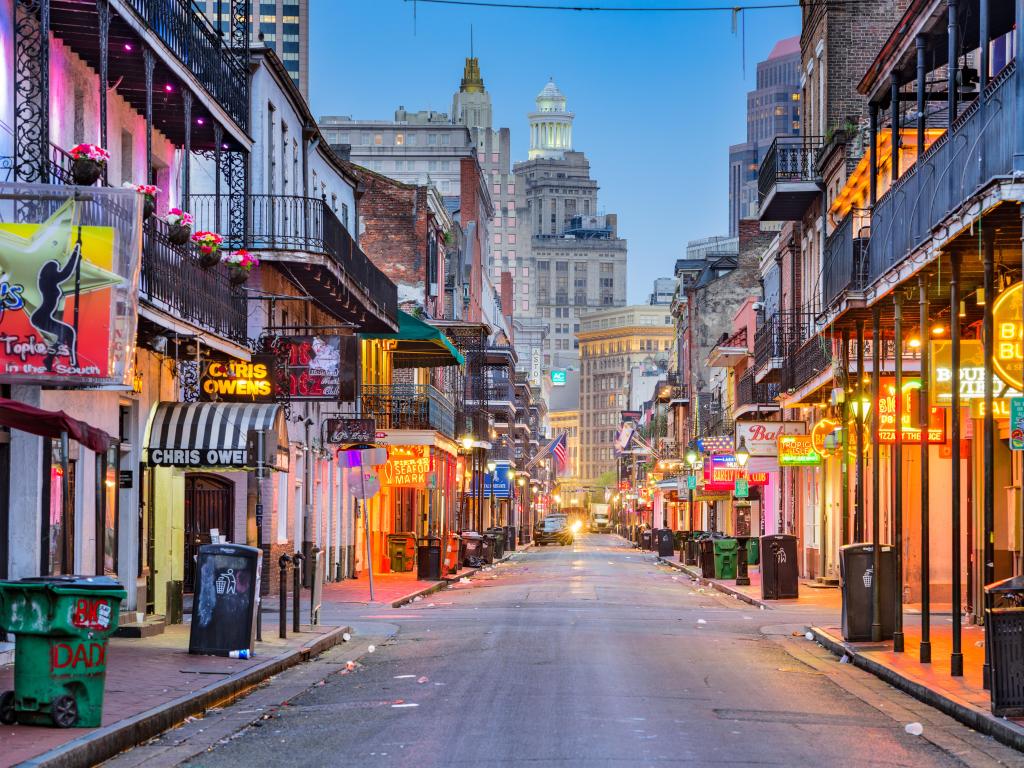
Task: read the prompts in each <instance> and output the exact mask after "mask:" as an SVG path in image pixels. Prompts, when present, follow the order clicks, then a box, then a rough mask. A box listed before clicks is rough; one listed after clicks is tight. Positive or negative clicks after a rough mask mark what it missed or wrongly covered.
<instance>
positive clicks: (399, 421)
mask: <svg viewBox="0 0 1024 768" xmlns="http://www.w3.org/2000/svg"><path fill="white" fill-rule="evenodd" d="M360 404H361V407H362V415H363V416H364V417H366V418H368V419H370V418H372V419H374V420H375V421H376V425H377V428H378V429H432V430H435V431H437V432H440V433H441V434H443V435H445V436H447V437H450V438H454V437H455V407H454V406H453V405H452V401H451V400H450V399H449V398H448V397H446V396H445V395H444V394H443V393H442V392H441V391H440V390H438V389H436V388H434V387H432V386H430V385H429V384H426V385H420V384H393V385H367V386H364V387H363V390H362V393H361V396H360Z"/></svg>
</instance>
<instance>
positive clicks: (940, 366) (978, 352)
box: [928, 339, 1020, 417]
mask: <svg viewBox="0 0 1024 768" xmlns="http://www.w3.org/2000/svg"><path fill="white" fill-rule="evenodd" d="M952 348H953V345H952V343H951V342H949V341H948V340H946V341H933V342H931V357H932V360H931V363H932V364H931V376H930V377H929V379H928V387H929V392H928V398H929V400H931V402H932V404H933V405H949V404H950V402H951V401H952V399H953V363H952V359H953V354H952ZM997 373H998V371H997ZM1018 395H1020V390H1019V388H1015V387H1014V386H1012V385H1009V384H1007V383H1006V382H1005V381H1003V380H1002V379H1000V378H999V377H998V376H993V377H992V397H994V398H996V399H997V400H1001V399H1008V398H1011V397H1016V396H1018ZM984 397H985V351H984V348H983V347H982V344H981V342H980V341H976V340H973V339H971V340H967V341H963V340H962V341H961V342H960V399H961V400H972V401H973V400H982V399H984ZM965 404H966V403H965ZM970 405H971V412H972V415H975V414H974V412H975V409H976V406H977V403H974V402H972V403H971V404H970ZM978 407H980V406H978ZM1006 413H1007V414H1009V404H1007V405H1006ZM979 417H980V414H979Z"/></svg>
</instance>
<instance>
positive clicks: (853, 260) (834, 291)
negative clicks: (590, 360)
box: [822, 213, 870, 308]
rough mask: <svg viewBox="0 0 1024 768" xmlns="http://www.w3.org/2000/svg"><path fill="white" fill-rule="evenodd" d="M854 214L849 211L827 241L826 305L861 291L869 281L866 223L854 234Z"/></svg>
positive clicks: (825, 268) (825, 266)
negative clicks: (852, 292) (850, 293)
mask: <svg viewBox="0 0 1024 768" xmlns="http://www.w3.org/2000/svg"><path fill="white" fill-rule="evenodd" d="M853 223H854V216H853V213H850V214H848V215H847V216H846V218H845V219H843V221H842V222H841V223H840V224H839V226H838V227H836V229H835V230H834V231H833V232H832V234H831V235H829V236H828V239H827V240H826V241H825V265H824V269H823V270H822V272H823V274H824V278H825V285H824V302H825V307H826V308H831V307H832V306H833V304H834V303H835V302H836V301H837V300H839V299H840V298H842V297H843V296H845V295H846V294H848V293H849V292H851V291H862V290H864V288H865V287H866V281H867V266H868V265H867V256H868V241H869V238H868V237H864V236H863V235H865V234H869V233H870V229H869V228H867V227H864V228H862V229H861V231H860V232H859V233H858V235H859V236H858V237H854V236H853V234H854V233H853Z"/></svg>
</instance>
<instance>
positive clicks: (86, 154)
mask: <svg viewBox="0 0 1024 768" xmlns="http://www.w3.org/2000/svg"><path fill="white" fill-rule="evenodd" d="M68 154H70V155H71V157H72V158H73V159H75V160H82V159H88V160H93V161H95V162H97V163H105V162H107V161H108V160H109V159H110V153H109V152H107V150H105V149H104V148H103V147H100V146H97V145H96V144H76V145H75V146H73V147H72V148H71V151H70V152H69V153H68Z"/></svg>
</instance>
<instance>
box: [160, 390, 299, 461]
mask: <svg viewBox="0 0 1024 768" xmlns="http://www.w3.org/2000/svg"><path fill="white" fill-rule="evenodd" d="M252 430H265V432H266V438H265V440H266V441H265V442H264V447H263V455H264V457H265V459H264V461H265V463H266V464H267V465H269V466H270V467H271V468H272V469H279V470H282V471H285V472H286V471H287V470H288V426H287V424H286V423H285V417H284V409H283V408H282V407H281V406H280V405H278V404H277V403H159V404H157V406H156V410H155V411H154V412H153V417H152V419H151V420H150V424H149V437H148V438H147V440H146V452H147V457H146V460H147V462H148V463H149V465H150V466H151V467H197V468H198V467H206V468H211V469H227V468H231V469H250V468H255V466H256V462H257V457H256V452H257V447H256V444H255V443H252V444H250V441H249V439H248V438H249V433H250V432H251V431H252Z"/></svg>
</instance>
